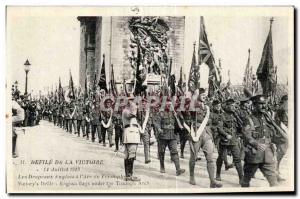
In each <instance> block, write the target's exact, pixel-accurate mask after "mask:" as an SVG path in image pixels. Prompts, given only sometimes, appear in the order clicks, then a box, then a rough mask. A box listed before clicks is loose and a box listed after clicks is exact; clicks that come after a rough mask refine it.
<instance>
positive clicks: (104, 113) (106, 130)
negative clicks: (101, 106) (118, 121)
mask: <svg viewBox="0 0 300 199" xmlns="http://www.w3.org/2000/svg"><path fill="white" fill-rule="evenodd" d="M110 117H111V111H101V119H102V121H103V123H105V124H107V123H108V122H109V119H110ZM113 129H114V125H113V122H111V124H110V125H109V127H108V128H105V127H104V126H103V124H101V136H102V141H103V146H105V145H106V143H105V137H106V136H105V135H106V133H107V137H108V142H109V146H110V147H112V146H113V143H112V135H113Z"/></svg>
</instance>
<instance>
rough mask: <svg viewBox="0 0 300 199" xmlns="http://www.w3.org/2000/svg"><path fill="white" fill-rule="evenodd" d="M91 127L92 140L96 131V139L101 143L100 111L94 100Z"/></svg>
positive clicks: (93, 140)
mask: <svg viewBox="0 0 300 199" xmlns="http://www.w3.org/2000/svg"><path fill="white" fill-rule="evenodd" d="M91 128H92V142H95V134H96V131H97V133H98V141H99V143H101V141H102V137H101V113H100V105H98V104H97V103H96V102H94V104H93V105H92V110H91Z"/></svg>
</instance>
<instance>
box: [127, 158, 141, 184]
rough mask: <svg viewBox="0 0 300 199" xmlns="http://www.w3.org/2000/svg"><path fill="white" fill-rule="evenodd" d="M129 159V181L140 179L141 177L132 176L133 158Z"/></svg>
mask: <svg viewBox="0 0 300 199" xmlns="http://www.w3.org/2000/svg"><path fill="white" fill-rule="evenodd" d="M129 160H130V167H129V168H130V169H129V174H130V180H131V181H140V180H141V179H140V178H138V177H136V176H133V163H134V158H131V159H129Z"/></svg>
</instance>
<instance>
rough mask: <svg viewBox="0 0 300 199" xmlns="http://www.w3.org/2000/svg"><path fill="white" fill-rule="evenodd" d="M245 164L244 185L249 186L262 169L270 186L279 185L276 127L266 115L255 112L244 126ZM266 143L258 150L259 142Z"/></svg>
mask: <svg viewBox="0 0 300 199" xmlns="http://www.w3.org/2000/svg"><path fill="white" fill-rule="evenodd" d="M243 133H244V140H245V147H246V149H245V165H244V178H243V181H242V187H249V186H250V180H251V177H252V176H253V175H254V174H255V172H256V171H257V169H260V170H261V172H262V173H263V174H264V176H265V177H266V178H267V180H268V182H269V184H270V186H276V185H277V177H276V172H275V170H276V159H275V148H274V144H273V143H276V141H277V140H278V139H277V138H276V135H275V129H274V127H273V126H272V125H270V124H269V123H268V122H267V120H266V118H265V116H263V115H260V114H253V115H251V116H249V117H248V119H247V121H246V123H245V127H244V131H243ZM259 143H261V144H266V146H267V147H266V149H265V150H264V151H259V150H258V148H257V147H258V144H259Z"/></svg>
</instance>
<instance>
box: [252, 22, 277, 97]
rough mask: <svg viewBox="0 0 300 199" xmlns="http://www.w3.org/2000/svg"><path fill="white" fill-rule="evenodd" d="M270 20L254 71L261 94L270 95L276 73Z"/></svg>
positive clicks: (273, 87)
mask: <svg viewBox="0 0 300 199" xmlns="http://www.w3.org/2000/svg"><path fill="white" fill-rule="evenodd" d="M272 22H273V19H271V20H270V30H269V34H268V37H267V40H266V43H265V45H264V49H263V53H262V56H261V60H260V63H259V66H258V68H257V71H256V75H257V79H258V80H259V81H260V84H261V87H262V90H263V94H264V95H266V96H270V95H272V93H273V91H274V90H275V87H276V75H275V70H274V63H273V44H272Z"/></svg>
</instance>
